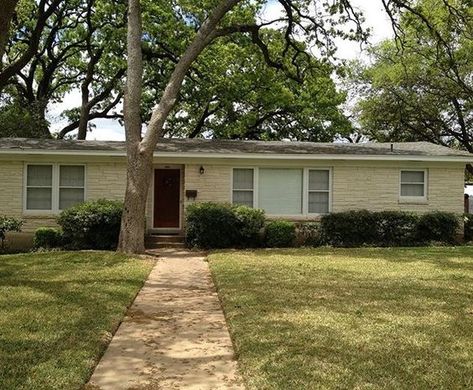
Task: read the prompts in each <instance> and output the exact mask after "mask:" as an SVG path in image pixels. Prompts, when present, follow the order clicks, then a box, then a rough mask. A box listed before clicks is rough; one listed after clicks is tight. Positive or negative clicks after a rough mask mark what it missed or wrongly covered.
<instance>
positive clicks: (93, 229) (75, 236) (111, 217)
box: [58, 199, 123, 249]
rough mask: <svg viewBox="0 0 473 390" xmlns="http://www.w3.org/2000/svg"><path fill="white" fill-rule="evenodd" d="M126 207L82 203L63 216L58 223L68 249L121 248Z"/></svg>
mask: <svg viewBox="0 0 473 390" xmlns="http://www.w3.org/2000/svg"><path fill="white" fill-rule="evenodd" d="M122 212H123V203H122V202H119V201H115V200H106V199H100V200H96V201H91V202H84V203H80V204H78V205H76V206H73V207H71V208H69V209H67V210H64V211H62V212H61V214H60V215H59V218H58V223H59V225H60V226H61V228H62V231H63V239H64V243H65V247H68V248H71V249H115V248H116V247H117V244H118V235H119V233H120V223H121V217H122Z"/></svg>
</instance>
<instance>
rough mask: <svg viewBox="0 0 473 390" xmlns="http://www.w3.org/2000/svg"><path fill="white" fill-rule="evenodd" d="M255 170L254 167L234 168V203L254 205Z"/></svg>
mask: <svg viewBox="0 0 473 390" xmlns="http://www.w3.org/2000/svg"><path fill="white" fill-rule="evenodd" d="M253 199H254V170H253V168H245V169H239V168H235V169H234V170H233V203H234V204H241V205H244V206H248V207H253Z"/></svg>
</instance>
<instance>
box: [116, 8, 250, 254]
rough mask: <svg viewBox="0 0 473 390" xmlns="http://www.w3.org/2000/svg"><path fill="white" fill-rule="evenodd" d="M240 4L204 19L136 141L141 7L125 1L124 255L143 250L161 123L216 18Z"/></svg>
mask: <svg viewBox="0 0 473 390" xmlns="http://www.w3.org/2000/svg"><path fill="white" fill-rule="evenodd" d="M240 1H242V0H221V1H220V3H219V4H218V5H217V6H216V7H215V9H214V10H213V12H212V13H210V15H209V16H208V17H207V19H206V20H205V21H204V23H203V24H202V26H201V27H200V29H199V31H198V32H197V34H196V36H195V38H194V40H193V41H192V42H191V44H190V45H189V46H188V47H187V49H186V51H185V52H184V54H183V55H182V57H181V58H180V60H179V62H178V63H177V65H176V67H175V68H174V71H173V72H172V74H171V77H170V78H169V81H168V83H167V85H166V88H165V89H164V92H163V95H162V97H161V100H160V101H159V104H158V105H157V106H156V107H155V108H154V110H153V114H152V116H151V120H150V122H149V125H148V128H147V131H146V134H145V136H144V137H143V139H141V126H142V121H141V110H140V108H141V92H142V77H143V59H142V52H141V37H142V30H141V9H140V1H139V0H129V1H128V33H127V53H128V56H127V65H128V67H127V80H126V89H125V102H124V114H125V134H126V140H127V158H128V167H127V186H126V194H125V206H124V212H123V217H122V225H121V230H120V239H119V245H118V250H119V251H121V252H125V253H141V252H143V251H144V249H145V248H144V240H145V236H144V235H145V210H146V197H147V194H148V190H149V185H150V182H151V174H152V164H153V155H154V150H155V148H156V144H157V142H158V140H159V138H160V137H162V133H163V128H164V124H165V122H166V119H167V117H168V115H169V113H170V112H171V110H172V109H173V107H174V104H175V102H176V98H177V96H178V94H179V91H180V89H181V86H182V82H183V81H184V78H185V76H186V73H187V71H188V70H189V68H190V66H191V65H192V63H193V62H194V61H195V59H196V58H197V56H198V55H199V54H200V53H201V52H202V50H204V49H205V48H206V47H207V45H209V44H210V42H211V41H212V39H213V38H214V36H213V33H214V31H215V29H216V28H217V26H218V24H219V22H220V20H221V19H222V18H223V17H224V16H225V14H226V13H227V12H228V11H230V10H231V9H232V8H233V7H234V6H235V5H236V4H237V3H239V2H240Z"/></svg>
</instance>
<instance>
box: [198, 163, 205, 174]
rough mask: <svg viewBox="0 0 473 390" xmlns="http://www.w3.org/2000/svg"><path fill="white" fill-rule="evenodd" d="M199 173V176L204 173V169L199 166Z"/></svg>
mask: <svg viewBox="0 0 473 390" xmlns="http://www.w3.org/2000/svg"><path fill="white" fill-rule="evenodd" d="M199 172H200V174H201V175H203V174H204V173H205V169H204V167H203V166H202V165H201V166H200V169H199Z"/></svg>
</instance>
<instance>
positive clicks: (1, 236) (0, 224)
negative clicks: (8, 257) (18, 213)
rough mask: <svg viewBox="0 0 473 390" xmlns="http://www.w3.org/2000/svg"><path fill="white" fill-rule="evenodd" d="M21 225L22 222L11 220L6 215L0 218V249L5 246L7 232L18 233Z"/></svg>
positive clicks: (11, 218)
mask: <svg viewBox="0 0 473 390" xmlns="http://www.w3.org/2000/svg"><path fill="white" fill-rule="evenodd" d="M22 225H23V221H22V220H19V219H16V218H13V217H7V216H6V215H4V216H0V241H1V243H0V248H2V249H3V248H4V246H5V238H6V233H7V232H20V231H21V226H22Z"/></svg>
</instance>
